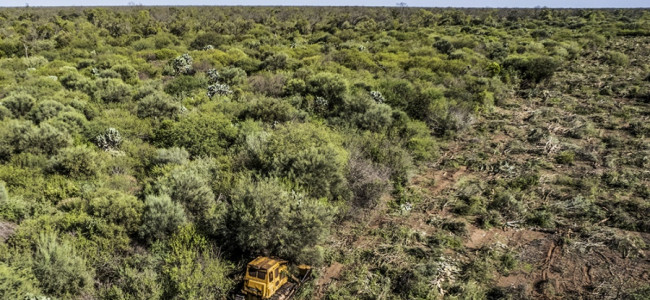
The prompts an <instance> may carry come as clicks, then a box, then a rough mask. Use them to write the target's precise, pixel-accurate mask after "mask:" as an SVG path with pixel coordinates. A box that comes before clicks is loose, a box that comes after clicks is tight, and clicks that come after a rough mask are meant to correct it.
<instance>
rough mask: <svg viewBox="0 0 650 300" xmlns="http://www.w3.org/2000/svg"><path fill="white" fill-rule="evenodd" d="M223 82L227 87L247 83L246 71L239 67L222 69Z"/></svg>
mask: <svg viewBox="0 0 650 300" xmlns="http://www.w3.org/2000/svg"><path fill="white" fill-rule="evenodd" d="M220 74H221V81H223V83H225V84H227V85H231V86H236V85H241V84H244V82H246V71H244V70H243V69H241V68H237V67H228V68H223V69H221V73H220Z"/></svg>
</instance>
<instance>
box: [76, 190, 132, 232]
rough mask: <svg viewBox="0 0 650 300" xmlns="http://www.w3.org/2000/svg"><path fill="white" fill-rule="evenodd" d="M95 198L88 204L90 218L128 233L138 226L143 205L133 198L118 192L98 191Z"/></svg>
mask: <svg viewBox="0 0 650 300" xmlns="http://www.w3.org/2000/svg"><path fill="white" fill-rule="evenodd" d="M96 194H97V196H96V197H94V198H92V199H90V201H89V202H88V213H89V214H90V215H92V216H95V217H98V218H101V219H104V220H106V221H107V222H109V223H113V224H118V225H120V226H122V227H124V229H126V231H127V232H129V233H134V232H136V230H137V228H138V227H139V226H140V218H141V216H142V210H143V204H142V202H141V201H139V200H138V199H137V198H136V197H135V196H132V195H127V194H124V193H121V192H118V191H111V190H99V191H97V192H96Z"/></svg>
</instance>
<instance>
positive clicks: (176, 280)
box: [162, 226, 234, 300]
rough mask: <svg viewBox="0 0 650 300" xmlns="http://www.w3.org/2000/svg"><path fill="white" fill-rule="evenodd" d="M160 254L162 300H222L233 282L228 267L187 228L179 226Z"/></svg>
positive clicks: (205, 243) (203, 240)
mask: <svg viewBox="0 0 650 300" xmlns="http://www.w3.org/2000/svg"><path fill="white" fill-rule="evenodd" d="M168 245H169V246H168V250H167V251H166V253H165V254H164V255H163V258H162V259H163V265H162V275H163V276H162V279H163V283H164V284H163V287H164V291H163V295H162V298H165V299H171V298H174V299H187V300H189V299H206V298H217V299H224V298H226V296H227V294H228V291H230V290H231V289H232V288H233V286H234V283H233V281H232V279H230V278H229V277H228V275H229V274H230V272H231V271H232V269H233V266H232V264H230V263H228V262H226V261H224V260H222V259H221V258H220V257H219V256H218V254H217V252H215V250H214V249H213V248H212V246H210V245H209V244H208V241H207V240H206V239H205V238H204V237H202V236H201V235H199V234H198V233H197V232H196V230H195V229H194V228H193V227H191V226H183V227H181V228H180V230H179V231H178V232H177V233H176V234H174V235H173V236H172V238H171V239H170V240H169V242H168Z"/></svg>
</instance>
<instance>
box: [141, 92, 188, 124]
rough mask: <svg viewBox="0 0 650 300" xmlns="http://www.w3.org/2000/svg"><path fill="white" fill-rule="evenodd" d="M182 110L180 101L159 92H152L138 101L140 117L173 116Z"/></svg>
mask: <svg viewBox="0 0 650 300" xmlns="http://www.w3.org/2000/svg"><path fill="white" fill-rule="evenodd" d="M182 111H183V107H182V105H181V104H180V103H178V102H176V101H174V99H172V98H171V97H170V96H168V95H166V94H164V93H160V92H156V93H152V94H150V95H148V96H146V97H144V98H142V99H141V100H140V101H138V117H140V118H174V117H175V116H177V115H178V114H180V113H181V112H182Z"/></svg>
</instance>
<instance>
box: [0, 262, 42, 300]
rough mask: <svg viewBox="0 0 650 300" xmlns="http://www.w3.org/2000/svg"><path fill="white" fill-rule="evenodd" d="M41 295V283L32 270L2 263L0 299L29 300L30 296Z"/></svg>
mask: <svg viewBox="0 0 650 300" xmlns="http://www.w3.org/2000/svg"><path fill="white" fill-rule="evenodd" d="M18 258H19V259H25V258H22V257H18ZM18 258H17V259H18ZM40 294H41V290H40V289H39V283H38V281H37V280H36V277H35V276H34V273H33V271H32V270H31V269H29V268H24V267H14V266H12V265H8V264H6V263H5V262H1V261H0V298H2V299H29V298H28V296H36V295H40Z"/></svg>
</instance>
